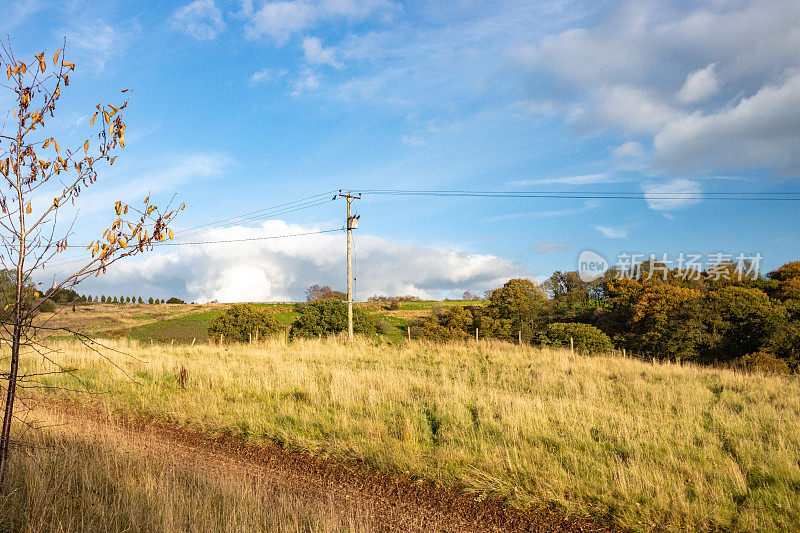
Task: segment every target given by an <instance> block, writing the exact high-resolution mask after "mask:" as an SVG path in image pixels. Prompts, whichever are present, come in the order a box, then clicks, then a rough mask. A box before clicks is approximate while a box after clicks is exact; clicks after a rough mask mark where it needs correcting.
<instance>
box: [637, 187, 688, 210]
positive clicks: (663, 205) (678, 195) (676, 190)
mask: <svg viewBox="0 0 800 533" xmlns="http://www.w3.org/2000/svg"><path fill="white" fill-rule="evenodd" d="M642 189H643V190H644V197H645V201H646V202H647V205H648V207H650V209H653V210H655V211H677V210H679V209H684V208H686V207H689V206H691V205H695V204H699V203H700V199H699V198H698V197H699V195H700V194H701V193H702V190H701V189H700V184H698V183H697V182H695V181H691V180H687V179H676V180H669V181H666V182H660V183H648V184H645V185H643V186H642Z"/></svg>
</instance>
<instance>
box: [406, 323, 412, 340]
mask: <svg viewBox="0 0 800 533" xmlns="http://www.w3.org/2000/svg"><path fill="white" fill-rule="evenodd" d="M406 329H407V330H408V342H411V326H408V327H407V328H406Z"/></svg>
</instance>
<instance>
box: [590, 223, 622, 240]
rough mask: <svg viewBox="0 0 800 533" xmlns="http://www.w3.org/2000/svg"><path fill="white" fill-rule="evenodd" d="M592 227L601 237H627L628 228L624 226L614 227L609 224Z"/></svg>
mask: <svg viewBox="0 0 800 533" xmlns="http://www.w3.org/2000/svg"><path fill="white" fill-rule="evenodd" d="M594 229H596V230H597V231H599V232H600V233H601V234H602V235H603V237H606V238H608V239H626V238H628V230H626V229H625V228H614V227H611V226H595V227H594Z"/></svg>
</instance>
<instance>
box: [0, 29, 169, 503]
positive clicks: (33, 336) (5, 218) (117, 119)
mask: <svg viewBox="0 0 800 533" xmlns="http://www.w3.org/2000/svg"><path fill="white" fill-rule="evenodd" d="M65 44H66V43H65ZM74 70H75V64H74V63H71V62H69V61H66V60H65V57H64V49H63V48H62V49H59V50H58V51H56V52H55V53H54V54H52V55H49V54H48V56H47V57H46V56H45V53H44V52H42V53H41V54H38V55H36V56H34V57H32V58H24V60H23V58H18V57H17V56H16V55H15V54H14V51H13V49H12V48H11V45H10V44H6V45H2V46H0V72H3V71H5V75H6V82H5V83H2V84H0V86H1V88H0V90H3V91H5V92H6V93H7V95H8V96H10V100H11V102H12V105H11V106H10V109H7V110H0V113H2V114H3V117H2V119H0V175H1V176H2V178H0V181H2V182H5V185H6V186H3V187H0V262H1V263H2V267H3V271H2V272H3V276H2V277H3V279H4V280H5V283H4V287H3V289H2V290H0V298H2V300H4V301H0V324H2V328H0V335H1V336H2V341H3V343H2V344H3V345H4V354H3V357H0V361H2V364H3V365H4V367H5V368H3V369H2V374H0V377H2V381H0V383H2V387H3V389H4V391H0V392H4V393H5V394H4V395H5V405H4V409H3V425H2V432H0V488H2V484H3V480H4V478H5V474H6V470H7V468H8V461H9V449H10V444H11V425H12V420H13V419H14V417H15V414H14V404H15V400H16V399H17V397H18V392H17V390H18V387H21V386H22V387H24V386H35V383H36V375H32V374H24V375H21V374H20V355H26V354H38V355H39V356H41V357H42V358H44V359H46V360H49V357H48V355H47V354H48V353H49V352H48V348H47V347H45V346H44V345H43V344H41V343H40V342H39V341H38V340H37V339H38V338H40V337H41V336H42V334H43V333H47V334H52V333H53V328H47V327H45V326H44V325H42V324H41V323H39V322H34V317H35V316H36V314H37V311H38V310H39V308H40V307H41V305H42V304H43V303H44V302H45V301H46V300H47V296H45V297H44V298H41V297H40V295H39V292H38V291H37V290H36V289H35V284H34V283H33V274H34V273H35V272H36V271H37V270H38V271H41V269H43V268H45V267H46V266H47V265H48V263H49V262H50V261H51V260H52V259H53V258H56V257H58V256H59V254H63V253H64V252H66V251H67V250H69V249H74V248H78V249H79V250H83V249H84V248H85V251H84V253H85V259H83V260H80V261H79V265H80V266H78V267H75V268H74V269H71V270H70V271H68V273H67V274H64V275H63V276H61V277H60V279H54V280H53V283H52V289H51V290H50V291H48V294H50V295H51V294H55V293H57V291H58V290H60V289H69V288H72V287H74V286H75V285H77V284H78V283H80V282H81V281H82V280H84V279H86V278H88V277H90V276H98V275H100V274H101V273H105V272H106V270H107V269H108V267H109V266H110V265H111V264H113V263H115V262H116V261H119V260H120V259H122V258H125V257H130V256H133V255H136V254H138V253H141V252H144V251H146V250H150V249H152V246H153V243H155V242H159V241H164V240H166V239H171V238H172V236H173V233H172V230H171V229H169V223H170V221H171V220H172V219H173V217H174V216H175V214H176V211H178V210H180V209H183V206H180V207H179V208H177V209H174V210H173V209H171V208H170V206H166V208H165V209H159V208H158V207H157V206H156V205H154V204H153V203H151V201H150V199H149V197H148V198H145V199H144V202H143V203H141V204H138V205H135V206H134V205H128V204H125V203H123V202H121V201H118V202H116V204H115V205H114V206H113V212H114V216H113V217H112V220H111V221H110V224H109V226H108V228H106V230H105V231H104V232H103V233H102V235H101V236H99V237H97V238H96V239H95V240H93V241H92V242H90V243H89V244H88V246H87V244H86V243H83V244H78V245H75V244H72V243H71V241H70V237H72V236H74V232H73V229H74V227H75V222H76V219H75V216H76V215H74V216H73V215H70V216H68V217H67V219H68V220H67V224H64V225H59V224H57V221H58V214H59V212H62V211H63V210H64V208H65V207H68V206H74V205H76V202H77V200H78V199H79V197H80V195H81V193H82V192H84V191H85V190H86V189H87V188H88V187H91V186H92V185H93V184H94V183H96V182H97V180H98V177H99V176H98V170H99V169H100V168H101V167H103V166H105V165H113V164H114V160H115V158H116V153H117V152H118V150H119V149H121V148H123V147H124V146H125V122H124V121H123V111H124V110H125V108H126V107H127V105H128V95H127V94H126V95H125V96H123V101H122V102H120V103H118V104H117V105H111V104H98V105H97V109H96V111H95V112H94V114H93V115H92V118H91V121H90V123H89V130H90V131H88V132H87V137H86V138H85V139H81V140H80V141H79V142H78V143H76V145H73V146H68V145H67V144H66V143H59V141H58V140H57V139H56V138H55V136H53V135H51V133H50V130H49V129H48V123H49V122H50V120H51V119H53V117H54V116H55V111H56V105H57V103H58V101H59V98H60V97H61V94H62V90H63V89H65V88H66V87H68V86H69V82H70V74H71V73H72V72H73V71H74ZM0 76H2V74H0ZM122 92H123V93H128V91H127V90H124V91H122ZM128 94H129V93H128ZM109 207H112V206H109ZM70 217H71V220H70ZM62 218H63V216H62ZM5 345H8V347H9V348H10V350H9V351H8V352H5ZM6 353H7V355H6Z"/></svg>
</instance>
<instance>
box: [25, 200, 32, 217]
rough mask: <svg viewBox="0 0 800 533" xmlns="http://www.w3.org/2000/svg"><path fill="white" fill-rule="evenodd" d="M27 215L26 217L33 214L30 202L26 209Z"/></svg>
mask: <svg viewBox="0 0 800 533" xmlns="http://www.w3.org/2000/svg"><path fill="white" fill-rule="evenodd" d="M25 214H26V215H30V214H31V203H30V202H28V207H26V208H25Z"/></svg>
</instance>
